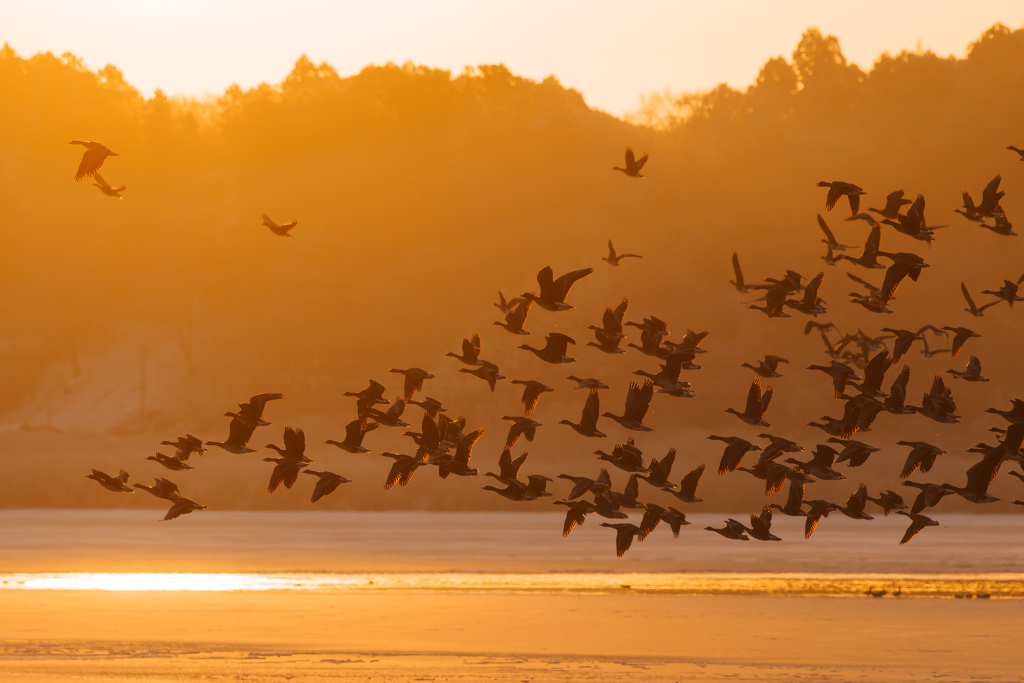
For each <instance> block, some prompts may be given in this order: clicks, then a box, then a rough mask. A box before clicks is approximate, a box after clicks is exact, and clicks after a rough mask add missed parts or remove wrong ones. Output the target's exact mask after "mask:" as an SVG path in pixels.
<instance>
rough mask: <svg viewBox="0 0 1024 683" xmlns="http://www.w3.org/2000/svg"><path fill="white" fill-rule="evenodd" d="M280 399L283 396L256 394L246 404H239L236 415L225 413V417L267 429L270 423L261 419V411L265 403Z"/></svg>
mask: <svg viewBox="0 0 1024 683" xmlns="http://www.w3.org/2000/svg"><path fill="white" fill-rule="evenodd" d="M282 398H284V394H273V393H271V394H257V395H256V396H253V397H252V398H250V399H249V402H248V403H239V404H238V412H237V413H225V415H227V416H229V417H233V418H235V419H237V420H241V421H242V422H244V423H245V424H248V425H251V426H253V427H267V426H269V425H270V423H269V422H267V421H266V420H264V419H263V411H264V409H265V408H266V405H267V403H268V402H270V401H276V400H279V399H282Z"/></svg>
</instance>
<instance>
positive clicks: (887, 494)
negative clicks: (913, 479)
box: [867, 491, 907, 517]
mask: <svg viewBox="0 0 1024 683" xmlns="http://www.w3.org/2000/svg"><path fill="white" fill-rule="evenodd" d="M867 499H868V500H869V501H871V502H872V503H874V504H875V505H877V506H879V507H880V508H882V514H884V515H885V516H886V517H888V516H889V513H890V512H892V511H893V510H906V509H907V504H906V503H904V502H903V496H901V495H900V494H898V493H896V492H895V491H883V492H882V493H879V494H878V497H877V498H872V497H871V496H868V498H867Z"/></svg>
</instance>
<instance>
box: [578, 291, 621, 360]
mask: <svg viewBox="0 0 1024 683" xmlns="http://www.w3.org/2000/svg"><path fill="white" fill-rule="evenodd" d="M628 306H629V301H628V300H626V299H623V300H622V303H620V304H619V305H618V306H616V307H615V308H614V309H612V308H606V309H604V316H603V317H602V319H601V327H598V326H597V325H588V326H587V329H588V330H593V331H594V337H595V338H596V339H597V341H596V342H587V346H596V347H597V348H598V349H600V350H602V351H604V352H605V353H625V350H624V349H620V348H619V344H620V342H621V341H622V339H623V338H625V336H626V335H624V334H623V333H622V319H623V317H624V316H625V315H626V308H627V307H628Z"/></svg>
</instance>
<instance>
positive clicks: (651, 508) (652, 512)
mask: <svg viewBox="0 0 1024 683" xmlns="http://www.w3.org/2000/svg"><path fill="white" fill-rule="evenodd" d="M658 522H665V523H666V524H668V525H669V526H670V527H671V529H672V536H673V538H679V532H680V531H681V530H682V528H683V527H684V526H689V525H690V524H691V522H688V521H686V515H685V514H683V513H682V512H680V511H679V510H676V509H675V508H673V507H670V508H668V509H665V508H663V507H661V506H660V505H657V504H656V503H648V504H647V506H646V510H645V512H644V516H643V520H642V521H641V522H640V529H641V535H640V536H638V537H637V538H639V539H640V540H641V541H642V540H644V539H645V538H647V536H648V535H650V533H651V532H652V531H654V528H655V527H657V526H658Z"/></svg>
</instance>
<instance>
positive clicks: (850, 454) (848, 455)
mask: <svg viewBox="0 0 1024 683" xmlns="http://www.w3.org/2000/svg"><path fill="white" fill-rule="evenodd" d="M828 441H829V443H836V444H839V445H840V446H842V447H843V450H842V451H840V452H839V454H838V455H837V456H836V462H849V463H850V467H860V466H861V465H863V464H864V463H865V462H867V459H868V456H870V455H871V454H872V453H877V452H878V451H880V450H882V449H881V448H877V447H875V446H869V445H867V444H866V443H863V442H861V441H850V440H849V439H837V438H835V437H834V436H833V437H830V438H829V440H828Z"/></svg>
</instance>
